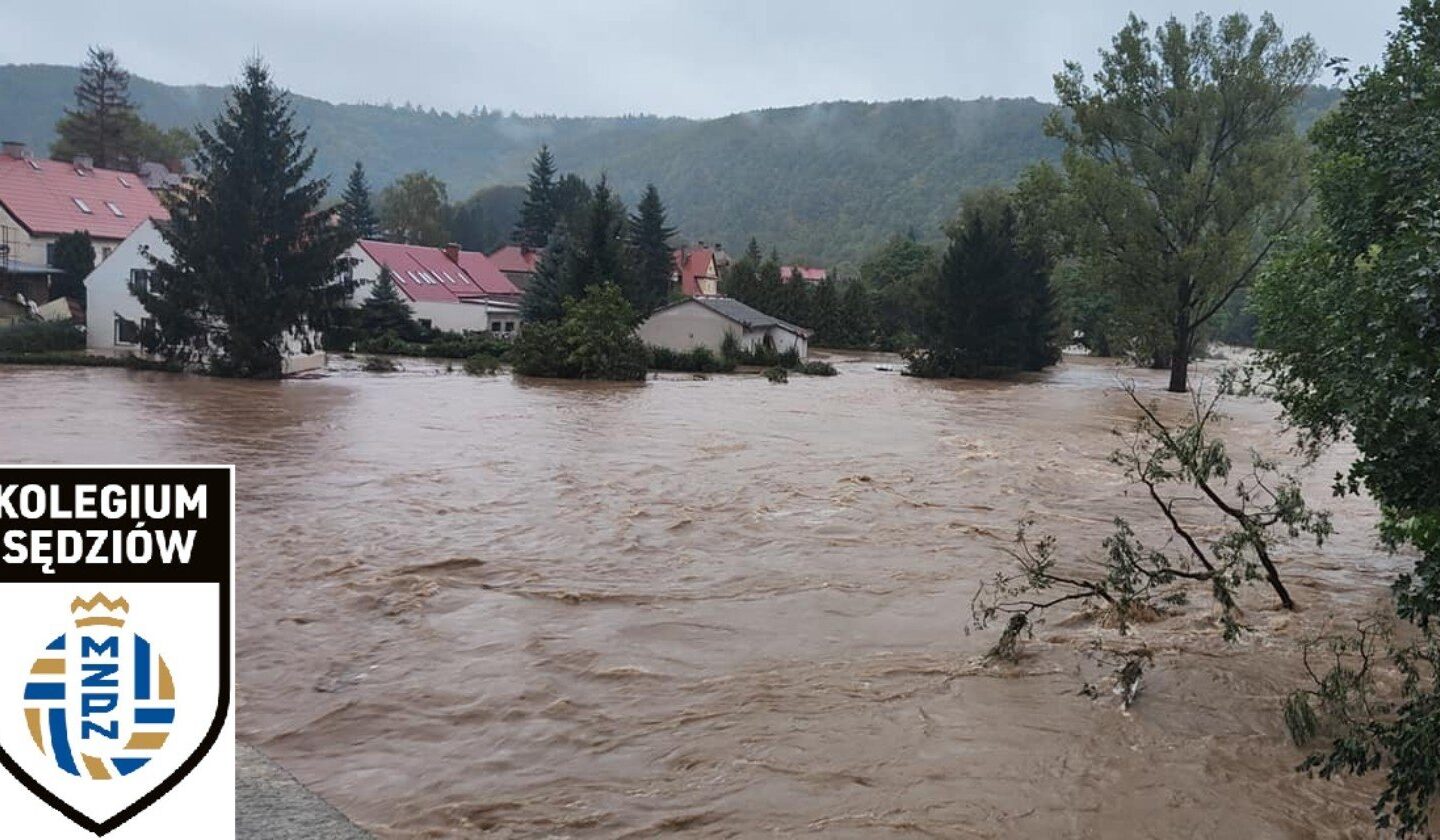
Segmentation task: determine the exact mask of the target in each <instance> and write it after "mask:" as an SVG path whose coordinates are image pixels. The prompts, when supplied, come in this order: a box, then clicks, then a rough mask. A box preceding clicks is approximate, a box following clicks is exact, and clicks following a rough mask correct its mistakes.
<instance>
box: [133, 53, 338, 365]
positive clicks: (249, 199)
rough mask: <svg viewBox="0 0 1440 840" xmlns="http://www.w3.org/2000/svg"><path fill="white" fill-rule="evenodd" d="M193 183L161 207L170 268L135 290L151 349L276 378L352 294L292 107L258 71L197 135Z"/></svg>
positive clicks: (255, 66) (159, 269)
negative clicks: (292, 347)
mask: <svg viewBox="0 0 1440 840" xmlns="http://www.w3.org/2000/svg"><path fill="white" fill-rule="evenodd" d="M199 140H200V151H199V152H198V153H197V154H196V158H195V165H196V183H195V184H194V185H193V187H192V188H189V189H184V190H181V191H179V192H177V193H174V194H172V195H171V196H170V197H168V198H167V199H166V203H167V208H168V209H169V211H170V223H169V224H168V225H166V226H165V227H164V228H162V231H161V233H162V236H163V237H164V239H165V242H166V244H167V245H169V246H170V249H171V251H172V256H171V257H170V258H169V259H163V260H162V259H153V262H154V273H153V278H152V280H151V282H150V283H149V284H148V286H141V285H137V284H132V285H131V288H130V291H131V293H132V294H134V295H135V296H136V298H138V299H139V300H140V302H141V304H142V305H144V307H145V309H146V310H147V311H148V312H149V313H150V314H151V316H152V317H153V318H154V319H155V323H156V330H155V331H154V332H153V333H151V334H149V335H146V336H143V339H144V341H145V344H146V347H147V349H149V350H151V351H153V352H158V353H160V354H162V355H163V356H164V357H165V358H166V359H167V360H168V361H170V362H174V363H179V364H183V365H187V366H197V365H199V366H204V367H205V368H207V369H208V370H209V371H210V372H212V373H216V374H220V375H231V376H245V377H276V376H279V375H280V373H281V369H282V360H283V352H284V347H285V342H286V339H287V337H289V338H293V339H295V340H297V341H298V342H300V344H301V346H302V347H303V348H305V349H309V344H310V341H311V336H312V333H313V331H318V330H324V329H325V328H327V327H328V326H329V325H330V323H331V321H332V319H333V317H334V314H335V313H336V311H337V310H338V309H339V308H340V307H341V306H343V304H344V302H345V300H346V299H347V298H348V296H349V294H350V288H351V287H350V284H349V283H348V282H347V281H346V280H345V279H344V276H343V269H344V266H343V265H342V262H343V260H342V255H343V254H344V252H345V250H346V249H347V248H348V247H349V246H350V244H351V240H350V238H349V237H348V235H347V233H346V232H345V231H344V230H342V229H340V228H339V227H337V226H335V225H332V224H330V223H329V219H328V217H327V216H326V215H325V214H323V213H320V212H318V211H319V208H320V204H321V201H322V200H323V199H324V197H325V193H326V190H327V187H328V185H327V184H326V183H325V182H324V181H323V180H322V181H312V180H307V179H308V175H309V172H310V168H311V166H312V165H313V162H314V153H313V152H311V151H309V150H308V149H307V148H306V134H305V132H304V131H303V130H299V129H296V128H295V126H294V113H293V111H292V110H291V107H290V104H289V99H288V97H287V96H286V94H284V93H283V92H282V91H280V90H279V89H278V88H276V86H275V84H274V83H273V82H272V81H271V79H270V74H269V71H268V70H267V69H266V68H265V66H264V65H263V64H262V63H260V62H259V61H258V60H255V61H251V62H250V63H248V64H246V65H245V68H244V72H243V78H242V81H241V82H240V83H239V84H238V85H237V86H235V87H234V88H232V90H231V93H230V104H229V106H228V107H227V108H226V110H225V112H224V114H222V115H221V116H220V117H219V118H218V119H216V121H215V123H214V125H213V126H211V127H210V128H209V129H202V130H201V131H200V133H199Z"/></svg>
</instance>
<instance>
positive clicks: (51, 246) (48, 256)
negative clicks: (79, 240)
mask: <svg viewBox="0 0 1440 840" xmlns="http://www.w3.org/2000/svg"><path fill="white" fill-rule="evenodd" d="M45 265H47V266H49V267H50V268H54V267H55V243H54V242H46V243H45Z"/></svg>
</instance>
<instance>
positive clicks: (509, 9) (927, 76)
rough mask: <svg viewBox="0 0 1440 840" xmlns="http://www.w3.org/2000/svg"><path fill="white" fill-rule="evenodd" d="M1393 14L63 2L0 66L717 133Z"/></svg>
mask: <svg viewBox="0 0 1440 840" xmlns="http://www.w3.org/2000/svg"><path fill="white" fill-rule="evenodd" d="M1400 3H1401V0H1268V1H1267V2H1252V0H1229V2H1227V3H1224V4H1216V5H1208V6H1202V5H1199V4H1197V3H1195V2H1177V1H1176V0H1092V1H1091V2H1088V3H1087V2H1084V0H1079V1H1078V2H1062V0H983V2H976V1H972V0H952V2H944V0H868V1H867V2H859V0H788V2H787V0H770V2H765V0H706V1H705V2H700V0H696V2H684V0H672V2H661V0H593V1H592V2H586V0H529V2H527V0H512V2H505V3H495V2H478V1H477V2H461V1H460V0H188V2H176V0H68V2H31V3H26V4H24V5H25V8H24V9H23V11H22V10H20V9H16V10H14V12H12V13H10V14H6V15H5V25H4V29H5V33H4V35H3V37H0V63H32V62H39V63H52V64H77V63H79V61H80V60H81V59H82V58H83V56H84V52H85V47H86V45H87V44H90V43H94V42H99V43H103V44H105V45H106V46H109V47H111V48H113V49H114V50H115V51H116V52H117V53H118V54H119V56H120V59H121V61H122V62H123V63H124V64H125V65H126V66H127V67H129V68H130V69H131V71H132V72H134V73H136V74H138V75H141V76H146V77H149V78H152V79H156V80H159V81H163V82H169V83H174V84H186V83H196V82H203V83H210V84H225V83H228V82H230V81H233V80H234V78H235V76H236V74H237V71H238V68H239V66H240V64H241V62H242V61H243V60H244V59H245V58H246V57H247V56H249V55H252V54H255V53H259V54H260V55H262V56H264V57H265V59H266V60H267V61H268V62H269V63H270V65H271V67H272V68H273V69H274V71H275V74H276V77H277V79H278V80H279V81H280V83H281V84H282V85H284V86H285V87H288V88H290V89H291V90H293V91H295V92H297V93H302V94H306V95H309V96H315V97H319V98H322V99H328V100H332V101H339V102H357V101H364V102H393V103H395V104H400V103H403V102H406V101H409V102H413V103H415V104H417V105H422V106H425V107H436V108H440V109H442V110H469V108H470V107H471V106H473V105H486V106H489V107H490V108H492V109H494V108H501V109H504V110H507V111H508V110H515V111H520V112H523V113H558V114H570V115H584V114H607V115H609V114H622V113H641V112H643V113H655V114H663V115H671V114H675V115H682V116H697V117H701V116H716V115H720V114H727V113H732V112H735V111H742V110H748V109H751V108H764V107H772V106H782V105H797V104H804V103H809V102H815V101H822V100H831V99H865V100H881V99H902V98H907V97H931V96H955V97H960V98H972V97H977V96H997V97H998V96H1034V97H1037V98H1042V99H1050V98H1051V95H1050V94H1051V91H1050V76H1051V74H1052V73H1054V72H1055V71H1056V70H1057V69H1058V68H1059V66H1060V63H1061V61H1062V60H1063V59H1065V58H1078V59H1080V60H1082V61H1084V62H1085V63H1086V65H1087V67H1090V66H1093V65H1094V63H1095V61H1094V56H1095V51H1096V50H1097V49H1098V48H1099V47H1100V46H1102V45H1105V44H1108V43H1109V39H1110V37H1111V36H1112V35H1113V34H1114V32H1115V31H1116V30H1117V29H1119V28H1120V26H1121V25H1122V24H1123V23H1124V20H1125V15H1126V13H1127V12H1129V11H1131V10H1134V11H1136V12H1138V13H1139V14H1140V15H1141V16H1142V17H1143V18H1145V19H1146V20H1149V21H1151V22H1152V23H1153V22H1156V21H1159V20H1161V19H1163V18H1165V17H1167V16H1169V15H1171V14H1175V15H1178V16H1180V17H1181V18H1183V19H1187V20H1188V19H1189V18H1190V17H1191V16H1193V15H1194V14H1195V12H1196V11H1199V10H1202V9H1203V10H1205V11H1208V12H1210V13H1211V14H1215V15H1219V14H1223V13H1226V12H1229V11H1234V10H1236V9H1239V10H1242V11H1246V12H1249V13H1250V14H1252V15H1256V14H1259V13H1260V12H1262V11H1265V10H1267V9H1268V10H1270V11H1272V12H1274V13H1275V15H1276V17H1277V18H1278V19H1279V21H1280V23H1281V25H1282V26H1284V27H1285V30H1286V32H1287V34H1290V35H1298V34H1300V33H1303V32H1309V33H1311V34H1312V35H1314V36H1315V38H1316V39H1317V40H1318V41H1319V43H1320V45H1321V46H1322V47H1323V48H1324V49H1325V50H1326V52H1327V53H1329V54H1330V55H1332V56H1333V55H1340V56H1346V57H1348V58H1350V59H1352V60H1354V61H1356V62H1358V63H1368V62H1373V61H1375V60H1377V59H1378V58H1379V55H1380V52H1381V49H1382V48H1383V45H1384V39H1385V32H1386V31H1387V30H1389V29H1391V28H1393V26H1394V24H1395V21H1396V12H1397V10H1398V9H1399V6H1400Z"/></svg>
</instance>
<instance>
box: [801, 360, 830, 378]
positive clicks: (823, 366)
mask: <svg viewBox="0 0 1440 840" xmlns="http://www.w3.org/2000/svg"><path fill="white" fill-rule="evenodd" d="M800 372H801V373H803V374H805V375H806V376H835V375H836V374H838V373H840V371H838V370H836V369H835V366H834V365H832V364H830V363H829V362H819V361H816V362H806V363H805V364H803V365H801V366H800Z"/></svg>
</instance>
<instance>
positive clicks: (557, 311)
mask: <svg viewBox="0 0 1440 840" xmlns="http://www.w3.org/2000/svg"><path fill="white" fill-rule="evenodd" d="M573 250H574V245H573V243H572V240H571V237H570V229H569V227H568V226H567V225H566V224H565V223H563V222H562V223H560V224H559V225H557V226H556V228H555V230H554V232H553V233H551V235H550V246H549V247H548V248H546V249H545V252H544V253H543V254H542V255H541V256H540V261H539V263H537V264H536V266H535V276H534V277H532V278H531V279H530V283H529V285H527V286H526V287H525V297H523V298H521V300H520V317H521V318H522V319H524V321H525V323H526V324H541V323H547V324H548V323H555V322H557V321H559V320H560V318H561V317H562V316H564V314H565V300H566V298H573V297H576V295H577V291H576V289H575V288H573V287H572V286H571V284H570V278H571V271H570V269H571V260H572V259H573V256H574V255H573V253H572V252H573Z"/></svg>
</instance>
